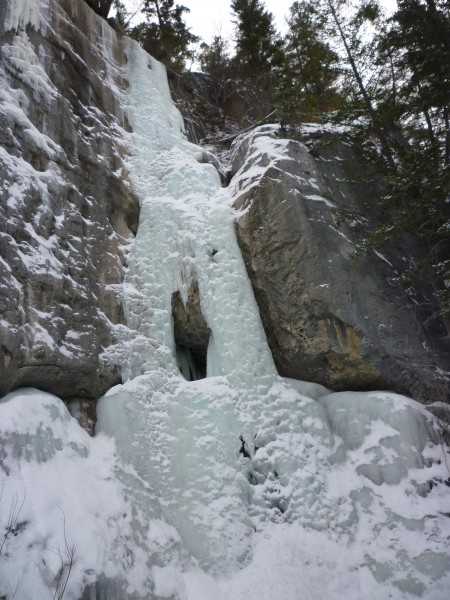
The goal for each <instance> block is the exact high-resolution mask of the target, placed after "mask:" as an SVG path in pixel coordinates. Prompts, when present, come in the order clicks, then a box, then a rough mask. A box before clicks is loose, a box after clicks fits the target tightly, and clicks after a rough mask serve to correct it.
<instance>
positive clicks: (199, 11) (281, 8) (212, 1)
mask: <svg viewBox="0 0 450 600" xmlns="http://www.w3.org/2000/svg"><path fill="white" fill-rule="evenodd" d="M293 1H294V0H265V2H264V4H265V6H266V8H267V10H269V11H270V12H271V13H272V14H273V15H274V17H275V23H276V26H277V29H278V30H282V29H283V27H284V21H285V17H286V15H287V14H288V12H289V7H290V6H291V4H292V3H293ZM125 4H127V5H129V6H133V5H134V6H139V4H140V0H126V1H125ZM176 4H182V5H184V6H186V7H187V8H189V9H190V11H191V12H190V13H189V14H186V15H185V19H186V23H187V24H188V26H189V27H190V29H191V30H192V33H195V35H199V36H200V37H201V38H202V39H203V40H205V41H206V42H210V41H211V38H212V36H213V35H214V34H215V33H221V34H222V36H223V37H224V38H230V39H231V38H232V36H233V25H232V23H231V19H232V15H231V8H230V4H231V0H177V2H176Z"/></svg>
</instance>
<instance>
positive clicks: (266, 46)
mask: <svg viewBox="0 0 450 600" xmlns="http://www.w3.org/2000/svg"><path fill="white" fill-rule="evenodd" d="M231 8H232V10H233V12H234V14H235V17H236V20H235V21H234V24H235V25H236V57H235V62H236V64H237V65H238V68H239V72H240V73H241V76H242V77H244V78H245V77H248V78H253V79H254V78H257V77H258V76H261V75H266V74H268V73H270V71H271V70H272V69H273V68H274V67H277V66H279V65H280V64H281V62H282V56H283V53H282V41H281V39H280V37H279V35H278V34H277V31H276V29H275V25H274V22H273V21H274V19H273V15H272V13H270V12H269V11H267V10H266V9H265V7H264V4H263V3H262V2H261V0H232V2H231Z"/></svg>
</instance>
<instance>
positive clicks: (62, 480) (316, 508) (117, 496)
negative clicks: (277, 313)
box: [0, 3, 450, 600]
mask: <svg viewBox="0 0 450 600" xmlns="http://www.w3.org/2000/svg"><path fill="white" fill-rule="evenodd" d="M25 4H26V3H24V6H25ZM27 6H28V4H27ZM30 6H31V5H30ZM11 18H12V17H11ZM14 18H16V19H18V18H19V17H18V16H17V15H16V16H15V17H14ZM33 18H34V17H33ZM105 52H106V50H105ZM127 54H128V63H127V65H126V66H125V67H120V68H121V69H123V72H121V76H123V77H124V78H125V79H126V80H127V81H128V84H129V86H128V88H127V89H126V91H123V90H122V91H119V90H117V94H120V98H121V102H122V105H123V110H124V111H126V113H127V115H128V120H129V123H130V125H131V129H132V133H126V132H121V133H120V135H122V136H123V139H124V143H127V144H128V146H129V148H130V159H129V164H128V168H129V171H130V177H131V180H132V183H133V186H134V188H135V190H136V193H137V194H138V196H139V198H140V202H141V216H140V224H139V229H138V233H137V237H136V240H135V241H134V243H133V244H132V245H131V248H130V256H129V271H128V274H127V277H126V281H125V282H124V285H123V289H122V294H123V304H124V310H125V316H126V324H127V327H118V328H117V336H118V338H119V340H120V341H119V342H118V344H117V345H116V346H115V347H113V348H111V349H110V350H109V352H110V355H111V356H112V358H113V359H115V360H117V359H120V361H121V365H122V373H123V378H124V383H123V384H122V385H119V386H117V387H115V388H113V389H111V390H110V391H109V392H108V393H107V394H106V395H105V396H104V397H103V398H102V399H101V400H100V401H99V404H98V422H97V432H96V436H95V437H94V438H89V436H88V435H87V434H86V433H85V432H84V431H83V430H81V429H80V427H79V426H78V424H77V423H76V421H75V420H74V419H72V418H71V417H70V415H69V413H68V412H67V410H66V408H65V407H64V405H63V403H62V402H61V401H60V400H58V399H57V398H55V397H54V396H51V395H50V394H44V393H42V392H39V391H37V390H20V391H17V392H13V393H12V394H9V395H8V396H6V398H4V399H3V400H2V401H0V458H1V457H5V460H4V462H3V463H0V464H2V465H3V470H4V473H6V476H5V477H4V481H5V483H4V485H3V488H0V489H3V494H2V500H1V502H2V506H0V508H1V511H0V512H1V513H2V514H1V516H0V521H1V525H2V527H3V528H7V527H8V526H9V527H10V528H11V523H10V519H11V516H10V515H11V510H10V508H11V507H13V516H14V515H17V512H18V515H17V518H15V519H13V520H14V521H15V522H14V526H16V527H19V526H20V527H21V528H22V533H21V534H20V535H17V536H15V537H14V536H10V537H9V538H8V539H7V540H6V543H5V544H4V546H2V538H1V537H0V548H2V549H3V550H4V551H5V550H6V549H7V553H6V554H5V552H4V553H3V555H2V553H1V551H0V597H1V596H6V597H8V598H10V597H13V593H14V589H16V587H17V589H18V592H17V596H16V597H17V598H19V599H20V600H36V598H38V597H47V596H48V591H49V586H48V582H49V581H50V580H51V578H52V577H53V575H54V574H55V573H56V572H57V571H58V568H60V566H61V564H63V565H67V562H68V559H67V556H68V548H69V549H70V548H71V547H73V548H74V549H75V560H74V562H73V565H72V566H71V572H70V577H69V579H68V587H67V590H66V595H65V596H64V597H67V598H69V599H73V600H76V599H77V598H78V599H79V598H83V599H85V600H88V599H91V598H105V599H108V600H125V599H126V598H130V599H135V598H136V599H138V598H146V599H150V598H151V599H154V600H160V599H163V598H169V599H172V600H211V599H213V598H214V599H216V600H244V599H245V600H272V599H279V600H308V599H314V600H317V599H320V598H327V600H342V599H344V598H345V599H347V598H348V599H350V598H355V599H356V598H361V599H362V598H363V599H364V600H375V599H377V600H379V599H380V598H393V599H394V600H401V599H411V598H416V597H419V598H424V599H425V598H426V599H427V600H447V599H448V593H449V588H450V545H449V539H450V537H449V536H450V519H449V515H450V505H449V498H450V494H449V483H450V480H449V475H450V474H449V465H447V464H446V462H445V454H444V449H443V446H442V445H441V443H440V441H439V437H438V433H437V429H436V427H435V425H434V423H433V421H432V418H431V417H430V415H429V414H428V413H427V412H426V410H425V409H424V408H423V407H422V406H421V405H419V404H417V403H416V402H414V401H412V400H409V399H407V398H404V397H402V396H398V395H395V394H391V393H387V392H373V393H361V392H359V393H356V392H340V393H331V392H330V391H329V390H327V389H325V388H323V387H322V386H320V385H316V384H311V383H306V382H305V383H303V382H300V381H294V380H288V379H283V378H281V377H279V376H278V374H277V372H276V369H275V367H274V364H273V360H272V356H271V353H270V350H269V348H268V345H267V342H266V338H265V334H264V330H263V327H262V324H261V321H260V319H259V312H258V308H257V305H256V302H255V299H254V297H253V292H252V288H251V284H250V282H249V279H248V277H247V273H246V269H245V265H244V263H243V260H242V258H241V254H240V251H239V248H238V245H237V242H236V239H235V233H234V225H233V219H234V213H233V209H232V208H231V205H232V200H233V199H232V197H231V193H230V192H229V191H228V190H227V189H224V188H222V187H221V185H220V180H219V176H218V174H217V172H216V170H215V168H214V166H213V165H211V164H208V163H204V162H202V160H203V151H202V149H201V148H199V147H197V146H194V145H192V144H190V143H188V142H187V141H186V139H185V137H184V135H183V133H182V128H183V125H182V119H181V116H180V114H179V113H178V111H177V109H176V107H175V106H174V104H173V103H172V101H171V99H170V93H169V89H168V84H167V80H166V73H165V69H164V68H163V67H162V66H161V64H160V63H158V62H157V61H155V60H153V59H152V58H151V57H149V56H148V55H147V54H146V53H145V52H144V51H143V50H141V49H140V47H139V46H138V45H137V44H136V43H134V42H131V41H130V42H129V43H128V51H127ZM109 60H110V62H111V61H112V59H111V58H110V59H109ZM111 68H112V69H113V68H117V69H119V67H118V66H114V65H112V66H111ZM111 77H112V75H111ZM194 282H196V283H197V284H198V289H199V294H200V302H201V308H202V312H203V315H204V317H205V320H206V322H207V324H208V327H209V328H210V330H211V337H210V340H209V345H208V350H207V373H206V375H207V376H206V377H205V378H203V379H199V380H196V381H188V380H186V379H185V378H184V377H183V375H182V374H181V372H180V368H179V364H178V361H179V358H178V356H177V348H176V344H175V340H174V331H173V318H172V295H173V293H174V292H177V291H179V292H180V293H181V297H182V298H183V299H184V300H186V299H187V295H188V290H189V288H190V287H191V285H192V284H193V283H194ZM0 472H1V471H0ZM5 506H6V510H5ZM8 513H9V516H8ZM8 519H9V520H8ZM1 531H3V529H1ZM44 557H45V560H44Z"/></svg>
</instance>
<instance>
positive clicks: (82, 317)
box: [0, 0, 139, 399]
mask: <svg viewBox="0 0 450 600" xmlns="http://www.w3.org/2000/svg"><path fill="white" fill-rule="evenodd" d="M99 41H101V42H102V43H99ZM0 42H1V46H2V48H1V50H2V52H1V58H0V61H1V65H0V104H1V112H0V119H1V127H0V137H1V139H0V142H1V144H0V145H1V148H0V181H1V197H2V200H1V207H0V231H1V234H0V253H1V262H0V395H3V394H5V393H7V392H8V391H10V390H12V389H15V388H17V387H19V386H33V387H37V388H41V389H43V390H45V391H48V392H51V393H54V394H56V395H58V396H60V397H62V398H64V399H74V398H79V399H83V398H96V397H98V396H100V395H101V394H102V393H104V392H105V391H106V390H107V389H108V388H109V387H110V386H111V385H113V384H114V383H116V382H117V381H118V380H119V373H118V370H117V368H116V367H115V366H114V365H111V364H107V363H104V362H103V361H102V360H101V356H102V352H103V350H104V349H105V348H106V347H107V346H109V345H110V344H111V343H112V342H113V335H112V325H113V324H114V323H119V322H121V320H122V314H121V313H122V311H121V305H120V302H119V300H118V297H117V293H116V286H117V284H119V283H120V282H121V281H122V273H123V265H124V261H125V258H124V248H125V246H126V244H127V241H128V239H129V238H130V236H131V235H132V232H133V231H135V230H136V228H137V221H138V211H139V208H138V202H137V199H136V197H135V195H134V194H133V192H132V190H131V187H130V185H129V183H128V181H127V171H126V167H125V163H124V158H125V155H126V129H127V122H126V117H125V115H124V112H123V110H122V108H121V106H120V95H121V89H123V85H124V84H123V80H122V77H121V73H120V69H117V66H116V65H120V64H124V63H125V60H126V58H125V55H124V52H123V47H122V43H121V36H120V35H118V34H116V33H115V32H114V31H113V30H112V29H111V27H110V26H109V25H108V24H107V23H106V21H104V20H103V19H101V18H100V17H98V16H97V15H95V13H94V12H93V11H92V10H91V9H90V8H89V7H88V5H87V4H86V3H85V2H73V0H58V1H56V0H49V1H47V2H27V1H25V0H24V1H22V2H15V1H13V0H11V1H8V2H2V3H1V4H0ZM105 48H107V49H110V55H108V54H106V53H105Z"/></svg>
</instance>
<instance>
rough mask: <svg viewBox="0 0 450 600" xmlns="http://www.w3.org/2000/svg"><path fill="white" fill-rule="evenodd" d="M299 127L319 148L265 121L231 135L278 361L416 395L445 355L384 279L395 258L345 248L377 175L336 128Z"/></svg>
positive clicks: (253, 269) (244, 239) (332, 382)
mask: <svg viewBox="0 0 450 600" xmlns="http://www.w3.org/2000/svg"><path fill="white" fill-rule="evenodd" d="M303 135H304V139H305V141H307V140H308V139H309V140H310V142H311V137H312V136H314V137H315V138H316V139H317V138H320V137H322V139H323V142H322V144H321V148H320V149H319V154H318V155H317V152H310V151H309V148H308V147H307V146H306V145H305V144H303V143H300V142H297V141H293V140H285V139H279V138H278V130H277V128H276V127H274V126H262V127H259V128H257V129H256V130H255V131H253V132H251V133H249V134H247V135H245V136H244V137H243V138H242V139H240V140H237V142H236V143H235V146H234V149H233V154H232V171H233V173H235V175H234V178H233V180H232V182H231V188H232V192H233V193H234V195H235V202H234V206H235V208H236V209H238V211H239V217H238V219H237V224H236V231H237V236H238V241H239V245H240V247H241V250H242V253H243V256H244V259H245V263H246V266H247V271H248V274H249V276H250V279H251V281H252V285H253V290H254V293H255V296H256V300H257V302H258V307H259V310H260V313H261V318H262V321H263V324H264V329H265V331H266V334H267V338H268V342H269V346H270V348H271V350H272V354H273V356H274V360H275V363H276V365H277V368H278V371H279V373H280V374H282V375H285V376H288V377H294V378H298V379H307V380H311V381H317V382H319V383H322V384H323V385H325V386H328V387H331V388H333V389H336V390H340V389H365V390H367V389H371V388H372V389H374V388H375V389H376V388H378V389H380V388H381V389H391V390H395V391H397V392H401V393H407V394H409V395H413V396H414V397H416V398H418V399H421V398H422V397H424V396H425V395H426V390H427V389H428V390H433V388H434V387H435V386H436V374H437V371H438V370H439V368H441V369H444V370H446V367H448V365H445V364H443V359H442V356H441V357H440V356H438V355H437V354H436V353H435V352H434V351H433V348H436V347H437V346H438V345H439V339H437V338H435V339H434V340H433V339H431V340H430V339H429V338H427V334H426V332H425V331H424V329H423V327H422V322H421V320H420V318H419V316H418V315H417V311H416V306H415V304H414V302H413V301H412V299H408V297H407V295H406V294H405V292H404V290H402V289H401V288H400V287H399V286H398V285H397V284H395V283H394V282H393V278H394V277H395V276H396V275H397V272H396V269H395V263H396V262H397V261H399V260H402V259H401V257H398V256H397V257H396V256H394V257H393V256H390V255H386V256H384V255H382V254H381V253H373V254H372V255H371V256H369V257H361V258H360V259H358V260H354V259H352V258H351V254H352V252H353V251H354V249H355V242H356V241H358V240H359V239H361V238H360V236H361V223H362V222H363V220H365V217H364V215H363V214H362V213H361V208H360V199H361V198H364V199H365V200H368V201H370V198H374V200H375V198H376V197H377V196H379V195H380V194H382V193H383V189H382V186H381V185H380V183H377V182H376V181H372V182H367V181H366V178H367V166H364V165H361V163H360V162H359V161H358V158H357V155H356V154H355V151H354V149H353V148H352V147H351V146H350V144H348V143H345V142H344V141H343V139H342V137H341V139H339V137H336V136H333V135H332V134H330V133H329V132H328V133H327V132H326V131H320V129H319V128H318V127H316V128H314V127H309V128H308V127H305V131H304V132H303ZM307 143H308V142H307ZM314 145H315V146H316V145H317V144H316V143H315V144H314ZM343 211H347V213H356V214H360V221H359V222H358V219H357V218H354V219H353V220H351V219H349V218H346V217H344V216H343Z"/></svg>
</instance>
